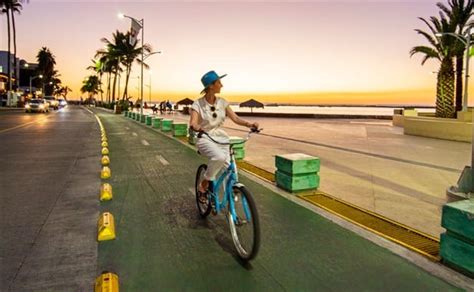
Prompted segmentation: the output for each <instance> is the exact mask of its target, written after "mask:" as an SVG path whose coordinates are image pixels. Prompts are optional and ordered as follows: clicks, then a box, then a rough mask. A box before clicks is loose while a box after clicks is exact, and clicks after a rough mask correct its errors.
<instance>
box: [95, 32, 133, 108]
mask: <svg viewBox="0 0 474 292" xmlns="http://www.w3.org/2000/svg"><path fill="white" fill-rule="evenodd" d="M112 37H113V40H112V41H109V40H108V39H106V38H102V39H101V41H102V42H104V43H105V44H106V47H107V49H105V50H104V49H102V50H98V51H97V53H96V55H95V57H96V58H97V57H99V58H106V60H107V61H106V62H107V64H108V66H110V69H111V74H113V75H114V81H113V85H112V102H114V101H115V87H116V85H117V75H118V73H119V72H121V71H122V68H121V67H120V64H121V60H120V59H121V57H122V55H123V53H122V52H121V49H120V44H123V43H124V42H127V38H126V35H125V34H124V33H122V32H120V31H118V30H117V31H116V32H115V33H113V34H112Z"/></svg>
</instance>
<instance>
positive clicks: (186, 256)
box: [95, 110, 458, 291]
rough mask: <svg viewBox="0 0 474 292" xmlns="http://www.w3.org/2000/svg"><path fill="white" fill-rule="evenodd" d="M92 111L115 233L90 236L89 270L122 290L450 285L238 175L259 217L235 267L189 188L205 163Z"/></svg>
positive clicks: (217, 220) (174, 144) (224, 236)
mask: <svg viewBox="0 0 474 292" xmlns="http://www.w3.org/2000/svg"><path fill="white" fill-rule="evenodd" d="M95 112H96V114H97V115H98V116H99V117H100V118H101V120H102V123H103V124H104V126H105V128H106V131H107V137H108V141H109V150H110V159H111V170H112V177H111V179H109V180H108V182H109V183H110V184H111V185H112V187H113V192H114V198H113V200H112V201H109V202H103V203H101V209H102V211H103V212H105V211H109V212H111V213H112V214H113V216H114V217H115V228H116V234H117V238H116V239H115V240H112V241H104V242H100V243H99V259H98V272H102V271H111V272H114V273H116V274H117V275H118V276H119V279H120V289H123V290H124V291H155V290H223V289H225V290H238V291H240V290H259V291H261V290H315V289H317V290H324V291H341V290H350V291H361V290H364V291H376V290H377V291H379V290H409V291H413V290H420V291H424V290H427V291H441V290H442V291H449V290H458V289H457V288H456V287H454V286H451V285H450V284H448V283H446V282H444V281H443V280H441V279H438V278H436V277H434V276H432V275H430V274H429V273H427V272H425V271H424V270H422V269H420V268H418V267H416V266H415V265H413V264H411V263H409V262H408V261H406V260H404V259H403V258H401V257H399V256H397V255H395V254H393V253H391V252H390V251H388V250H385V249H383V248H381V247H379V246H377V245H375V244H373V243H372V242H370V241H368V240H366V239H364V238H362V237H360V236H358V235H356V234H355V233H352V232H351V231H348V230H346V229H343V228H342V227H340V226H338V225H336V224H334V223H332V222H330V221H329V220H327V219H325V218H323V217H321V216H319V215H317V214H315V213H314V212H312V211H310V210H307V209H306V208H303V207H301V206H299V205H297V204H295V203H293V202H291V201H289V200H287V199H285V198H284V197H282V196H280V195H278V194H276V193H274V192H272V191H271V190H269V189H267V188H265V187H264V186H262V185H260V184H258V183H256V182H254V181H252V180H249V179H246V178H245V177H244V176H240V179H241V182H242V183H244V184H245V185H246V186H247V187H248V188H249V189H250V190H251V192H252V193H253V196H254V198H255V200H256V203H257V208H258V211H259V215H260V224H261V247H260V252H259V254H258V256H257V258H256V259H255V260H253V261H252V262H251V263H250V264H244V263H242V262H240V261H239V260H238V259H237V257H236V255H235V252H234V247H233V243H232V239H231V237H230V233H229V229H228V227H227V222H226V221H225V217H224V216H223V215H218V216H212V215H210V216H209V217H208V219H205V220H203V219H200V218H199V215H198V212H197V209H196V203H195V197H194V195H193V193H192V190H193V185H194V178H195V172H196V169H197V167H198V166H199V165H200V164H201V163H204V162H205V160H204V159H203V158H202V157H200V156H199V155H198V154H197V153H196V151H195V150H193V149H191V148H189V147H186V146H184V145H182V144H181V143H180V142H178V141H176V140H174V139H172V138H170V137H167V136H164V135H162V134H160V133H157V132H156V131H154V130H152V129H151V128H149V127H146V126H144V124H138V123H136V122H134V121H132V120H130V119H128V118H125V117H123V116H118V115H112V114H109V113H104V112H102V111H98V110H96V111H95ZM249 143H252V142H251V140H250V142H249Z"/></svg>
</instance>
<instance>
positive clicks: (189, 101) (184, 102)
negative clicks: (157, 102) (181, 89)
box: [176, 98, 194, 106]
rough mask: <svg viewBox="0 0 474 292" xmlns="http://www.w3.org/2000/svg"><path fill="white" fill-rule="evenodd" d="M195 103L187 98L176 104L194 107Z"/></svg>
mask: <svg viewBox="0 0 474 292" xmlns="http://www.w3.org/2000/svg"><path fill="white" fill-rule="evenodd" d="M193 102H194V100H192V99H190V98H185V99H182V100H180V101H178V102H177V103H176V104H182V105H186V106H188V105H192V104H193Z"/></svg>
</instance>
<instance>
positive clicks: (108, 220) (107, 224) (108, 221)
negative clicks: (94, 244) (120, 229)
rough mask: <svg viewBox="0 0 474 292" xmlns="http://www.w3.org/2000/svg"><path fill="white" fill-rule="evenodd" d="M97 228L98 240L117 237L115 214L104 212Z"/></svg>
mask: <svg viewBox="0 0 474 292" xmlns="http://www.w3.org/2000/svg"><path fill="white" fill-rule="evenodd" d="M97 229H98V232H97V240H98V241H105V240H111V239H115V223H114V216H113V215H112V214H111V213H109V212H104V213H102V214H101V215H100V217H99V221H98V222H97Z"/></svg>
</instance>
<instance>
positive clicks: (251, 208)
mask: <svg viewBox="0 0 474 292" xmlns="http://www.w3.org/2000/svg"><path fill="white" fill-rule="evenodd" d="M231 199H232V200H233V201H234V209H235V218H234V216H232V212H231V211H229V213H228V215H227V220H228V222H229V227H230V233H231V235H232V240H233V241H234V245H235V248H236V249H237V253H238V255H239V257H240V258H241V259H243V260H246V261H249V260H251V259H253V258H255V256H256V255H257V253H258V250H259V248H260V223H259V219H258V213H257V207H256V205H255V201H254V200H253V198H252V195H251V194H250V192H249V191H248V190H247V189H246V188H245V187H244V186H235V187H233V193H232V198H231Z"/></svg>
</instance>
